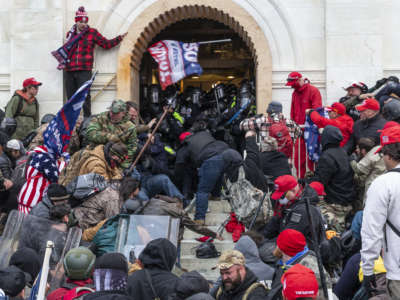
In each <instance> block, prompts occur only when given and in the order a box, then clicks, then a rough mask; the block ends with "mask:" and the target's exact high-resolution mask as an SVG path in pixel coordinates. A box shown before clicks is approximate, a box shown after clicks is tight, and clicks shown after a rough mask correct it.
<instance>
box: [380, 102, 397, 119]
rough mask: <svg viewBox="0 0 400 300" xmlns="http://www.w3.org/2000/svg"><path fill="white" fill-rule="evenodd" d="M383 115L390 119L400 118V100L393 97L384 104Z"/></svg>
mask: <svg viewBox="0 0 400 300" xmlns="http://www.w3.org/2000/svg"><path fill="white" fill-rule="evenodd" d="M382 114H383V117H384V118H385V119H386V120H388V121H397V120H400V101H399V100H395V99H392V100H391V101H389V102H388V103H386V104H385V105H384V106H383V110H382Z"/></svg>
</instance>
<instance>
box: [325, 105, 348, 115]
mask: <svg viewBox="0 0 400 300" xmlns="http://www.w3.org/2000/svg"><path fill="white" fill-rule="evenodd" d="M325 109H326V110H327V111H334V112H335V113H338V114H339V115H342V116H343V115H344V114H345V113H346V107H345V106H344V105H343V104H342V103H339V102H334V103H333V104H332V105H331V106H327V107H325Z"/></svg>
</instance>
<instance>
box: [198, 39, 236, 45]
mask: <svg viewBox="0 0 400 300" xmlns="http://www.w3.org/2000/svg"><path fill="white" fill-rule="evenodd" d="M231 41H232V39H223V40H213V41H203V42H198V43H199V45H203V44H217V43H226V42H231Z"/></svg>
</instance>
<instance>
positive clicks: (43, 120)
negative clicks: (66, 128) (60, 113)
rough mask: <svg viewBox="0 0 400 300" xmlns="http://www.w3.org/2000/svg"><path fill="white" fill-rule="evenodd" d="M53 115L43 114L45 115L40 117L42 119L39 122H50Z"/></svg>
mask: <svg viewBox="0 0 400 300" xmlns="http://www.w3.org/2000/svg"><path fill="white" fill-rule="evenodd" d="M54 117H55V115H53V114H45V115H44V116H43V117H42V119H41V120H40V124H42V125H43V124H47V123H50V122H51V120H53V119H54Z"/></svg>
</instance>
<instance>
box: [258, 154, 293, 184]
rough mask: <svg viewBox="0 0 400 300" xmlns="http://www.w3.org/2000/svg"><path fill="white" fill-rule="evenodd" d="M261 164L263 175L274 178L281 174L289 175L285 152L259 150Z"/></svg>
mask: <svg viewBox="0 0 400 300" xmlns="http://www.w3.org/2000/svg"><path fill="white" fill-rule="evenodd" d="M260 156H261V166H262V170H263V172H264V174H265V175H268V176H271V177H272V180H275V179H276V178H278V177H279V176H282V175H291V174H292V172H291V171H290V167H289V161H288V158H287V156H286V155H285V154H283V153H282V152H279V151H265V152H261V154H260Z"/></svg>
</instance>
